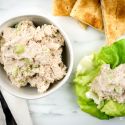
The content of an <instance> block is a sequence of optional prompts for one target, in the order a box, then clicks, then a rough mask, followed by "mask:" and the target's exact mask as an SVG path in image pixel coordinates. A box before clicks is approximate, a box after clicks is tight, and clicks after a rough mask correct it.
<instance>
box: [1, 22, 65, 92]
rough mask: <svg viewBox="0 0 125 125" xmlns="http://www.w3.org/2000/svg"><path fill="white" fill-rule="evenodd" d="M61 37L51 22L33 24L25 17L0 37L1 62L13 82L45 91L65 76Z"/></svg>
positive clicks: (19, 85)
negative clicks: (48, 23)
mask: <svg viewBox="0 0 125 125" xmlns="http://www.w3.org/2000/svg"><path fill="white" fill-rule="evenodd" d="M63 46H64V38H63V36H62V35H61V33H60V32H59V31H58V29H57V27H55V26H53V25H47V24H44V25H42V26H38V27H36V26H35V25H34V24H33V22H32V21H30V20H24V21H21V22H19V23H18V24H17V25H15V27H7V28H5V29H4V31H3V32H2V34H1V36H0V47H1V48H0V50H1V51H0V62H1V64H2V65H3V67H4V70H5V71H6V73H7V75H8V77H9V79H10V80H11V82H12V84H13V85H16V86H17V87H22V86H26V85H30V86H31V87H37V89H38V92H41V93H44V92H45V91H47V89H48V88H49V87H50V85H51V84H53V83H55V82H56V81H57V80H60V79H62V78H63V77H64V76H65V75H66V66H65V65H64V63H63V62H62V51H63V48H62V47H63Z"/></svg>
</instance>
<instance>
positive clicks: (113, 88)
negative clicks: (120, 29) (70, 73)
mask: <svg viewBox="0 0 125 125" xmlns="http://www.w3.org/2000/svg"><path fill="white" fill-rule="evenodd" d="M74 84H75V91H76V95H77V97H78V104H79V106H80V108H81V110H82V111H84V112H87V113H89V114H90V115H92V116H95V117H97V118H99V119H110V118H113V117H121V116H125V39H122V40H119V41H117V42H115V43H114V44H112V45H110V46H104V47H102V48H101V49H100V51H99V52H97V53H94V54H91V55H90V56H85V57H84V58H83V59H82V60H81V61H80V63H79V65H78V67H77V71H76V75H75V78H74Z"/></svg>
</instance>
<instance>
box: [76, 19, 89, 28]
mask: <svg viewBox="0 0 125 125" xmlns="http://www.w3.org/2000/svg"><path fill="white" fill-rule="evenodd" d="M78 23H79V25H80V26H81V27H82V28H83V29H85V30H86V29H87V28H88V25H86V24H84V23H82V22H80V21H78Z"/></svg>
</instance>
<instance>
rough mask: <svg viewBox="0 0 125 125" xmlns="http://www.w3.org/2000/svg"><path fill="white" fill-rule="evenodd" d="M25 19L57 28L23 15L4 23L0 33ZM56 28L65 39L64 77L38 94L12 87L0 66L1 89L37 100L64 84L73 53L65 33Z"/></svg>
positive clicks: (47, 20)
mask: <svg viewBox="0 0 125 125" xmlns="http://www.w3.org/2000/svg"><path fill="white" fill-rule="evenodd" d="M25 19H29V20H31V21H33V22H34V23H35V25H39V26H40V25H43V24H53V25H55V26H57V24H55V23H54V22H53V21H52V20H51V19H48V18H47V17H45V16H38V15H25V16H19V17H15V18H12V19H9V20H7V21H6V22H4V23H3V24H2V25H1V26H0V33H1V32H2V31H3V29H4V28H5V27H8V26H14V25H15V24H17V23H18V22H20V21H21V20H25ZM57 27H58V29H59V31H60V32H61V34H62V35H63V36H64V39H65V46H64V49H63V55H62V59H63V62H64V63H65V65H66V66H67V74H66V76H65V77H64V78H63V79H62V80H60V81H58V82H56V83H54V84H53V86H51V87H50V88H49V89H48V90H47V91H46V92H45V93H43V94H42V93H38V92H37V89H36V88H31V87H22V88H17V87H16V86H14V85H12V84H11V81H10V80H9V79H8V77H7V75H6V73H5V71H4V69H3V67H2V66H0V86H1V87H2V88H3V89H5V90H6V91H8V92H9V93H11V94H12V95H15V96H17V97H21V98H24V99H37V98H40V97H44V96H47V95H49V94H51V93H52V92H54V91H55V90H57V89H58V88H60V87H61V86H62V85H63V84H65V83H66V81H67V80H68V79H69V77H70V74H71V72H72V68H73V51H72V47H71V43H70V40H69V38H68V37H67V35H66V34H65V32H64V31H63V30H62V29H61V28H60V27H59V26H57Z"/></svg>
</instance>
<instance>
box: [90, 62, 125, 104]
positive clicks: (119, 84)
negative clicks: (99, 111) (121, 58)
mask: <svg viewBox="0 0 125 125" xmlns="http://www.w3.org/2000/svg"><path fill="white" fill-rule="evenodd" d="M91 92H93V93H95V94H96V95H97V96H98V98H99V100H100V101H101V100H104V99H108V100H109V99H113V100H114V101H117V102H119V103H125V64H121V65H119V66H118V67H116V68H115V69H111V68H110V65H109V64H104V65H102V67H101V71H100V73H99V75H98V76H97V77H96V78H95V79H94V81H93V82H92V83H91Z"/></svg>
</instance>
